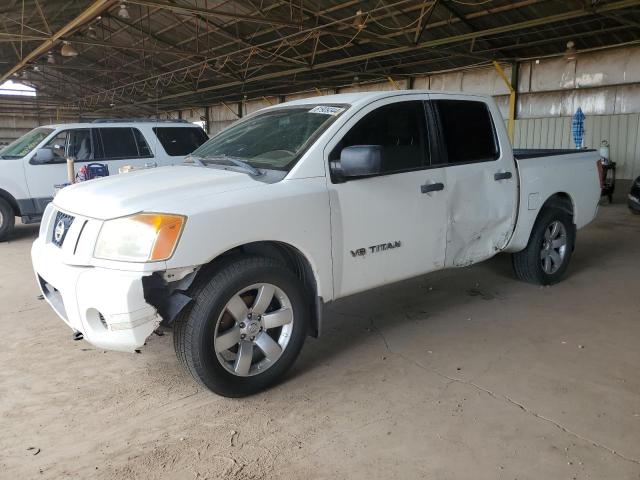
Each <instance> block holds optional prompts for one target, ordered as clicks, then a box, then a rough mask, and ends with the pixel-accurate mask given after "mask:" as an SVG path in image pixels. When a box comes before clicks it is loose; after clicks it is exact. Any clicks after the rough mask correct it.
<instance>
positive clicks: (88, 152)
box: [68, 128, 93, 162]
mask: <svg viewBox="0 0 640 480" xmlns="http://www.w3.org/2000/svg"><path fill="white" fill-rule="evenodd" d="M68 138H69V146H68V152H69V156H71V157H74V158H75V159H76V160H77V161H78V162H86V161H90V160H93V148H92V146H91V130H89V129H88V128H83V129H78V130H69V137H68Z"/></svg>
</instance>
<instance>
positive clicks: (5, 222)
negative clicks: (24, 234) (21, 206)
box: [0, 198, 16, 242]
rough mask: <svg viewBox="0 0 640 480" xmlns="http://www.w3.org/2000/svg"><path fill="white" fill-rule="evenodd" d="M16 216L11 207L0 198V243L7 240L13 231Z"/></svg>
mask: <svg viewBox="0 0 640 480" xmlns="http://www.w3.org/2000/svg"><path fill="white" fill-rule="evenodd" d="M15 222H16V216H15V213H14V211H13V208H11V205H9V203H7V201H6V200H5V199H3V198H0V242H2V241H4V240H6V239H7V237H8V236H9V234H10V233H11V232H12V231H13V227H14V225H15Z"/></svg>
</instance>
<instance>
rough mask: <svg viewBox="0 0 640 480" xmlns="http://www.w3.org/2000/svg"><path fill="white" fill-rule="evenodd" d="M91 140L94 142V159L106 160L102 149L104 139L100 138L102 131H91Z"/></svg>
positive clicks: (95, 129) (93, 129)
mask: <svg viewBox="0 0 640 480" xmlns="http://www.w3.org/2000/svg"><path fill="white" fill-rule="evenodd" d="M91 138H92V140H93V159H94V160H102V159H103V158H104V151H103V149H102V138H101V137H100V129H98V128H92V129H91Z"/></svg>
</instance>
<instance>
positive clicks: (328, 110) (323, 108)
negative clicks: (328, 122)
mask: <svg viewBox="0 0 640 480" xmlns="http://www.w3.org/2000/svg"><path fill="white" fill-rule="evenodd" d="M341 112H344V108H342V107H330V106H327V105H318V106H317V107H313V108H312V109H311V110H309V113H322V114H323V115H338V114H339V113H341Z"/></svg>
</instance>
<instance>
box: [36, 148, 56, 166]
mask: <svg viewBox="0 0 640 480" xmlns="http://www.w3.org/2000/svg"><path fill="white" fill-rule="evenodd" d="M55 159H56V156H55V155H54V154H53V150H51V149H50V148H40V149H38V150H37V151H36V154H35V155H34V156H33V157H32V158H31V163H32V164H34V165H44V164H45V163H51V162H53V161H54V160H55Z"/></svg>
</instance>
